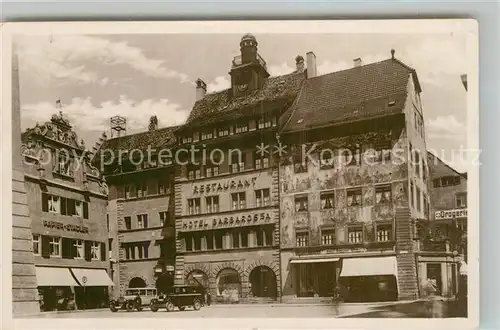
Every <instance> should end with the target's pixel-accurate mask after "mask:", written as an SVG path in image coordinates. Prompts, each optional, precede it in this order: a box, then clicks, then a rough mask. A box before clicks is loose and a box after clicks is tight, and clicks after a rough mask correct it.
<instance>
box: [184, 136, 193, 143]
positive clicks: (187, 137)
mask: <svg viewBox="0 0 500 330" xmlns="http://www.w3.org/2000/svg"><path fill="white" fill-rule="evenodd" d="M191 142H193V137H192V136H185V137H183V138H182V143H191Z"/></svg>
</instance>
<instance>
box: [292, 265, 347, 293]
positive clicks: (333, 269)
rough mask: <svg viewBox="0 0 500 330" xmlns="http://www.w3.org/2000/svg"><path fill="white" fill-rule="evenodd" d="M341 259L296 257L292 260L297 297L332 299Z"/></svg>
mask: <svg viewBox="0 0 500 330" xmlns="http://www.w3.org/2000/svg"><path fill="white" fill-rule="evenodd" d="M338 261H339V258H325V257H324V256H308V257H306V258H304V257H302V258H300V257H296V258H293V259H291V260H290V264H291V265H292V267H293V271H294V274H295V288H296V295H297V297H331V296H333V292H334V291H333V290H334V289H335V287H336V285H337V278H338V272H339V270H340V269H339V265H338Z"/></svg>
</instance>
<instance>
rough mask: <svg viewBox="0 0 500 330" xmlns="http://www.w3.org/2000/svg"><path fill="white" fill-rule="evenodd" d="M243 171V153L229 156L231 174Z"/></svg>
mask: <svg viewBox="0 0 500 330" xmlns="http://www.w3.org/2000/svg"><path fill="white" fill-rule="evenodd" d="M244 170H245V153H241V154H239V153H236V154H234V153H233V155H232V156H231V173H238V172H242V171H244Z"/></svg>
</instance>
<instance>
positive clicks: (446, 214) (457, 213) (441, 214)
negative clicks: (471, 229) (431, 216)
mask: <svg viewBox="0 0 500 330" xmlns="http://www.w3.org/2000/svg"><path fill="white" fill-rule="evenodd" d="M435 218H436V219H454V218H467V209H455V210H446V211H436V213H435Z"/></svg>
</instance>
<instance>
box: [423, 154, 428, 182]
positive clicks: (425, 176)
mask: <svg viewBox="0 0 500 330" xmlns="http://www.w3.org/2000/svg"><path fill="white" fill-rule="evenodd" d="M422 179H424V181H425V180H427V163H426V162H425V158H423V157H422Z"/></svg>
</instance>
